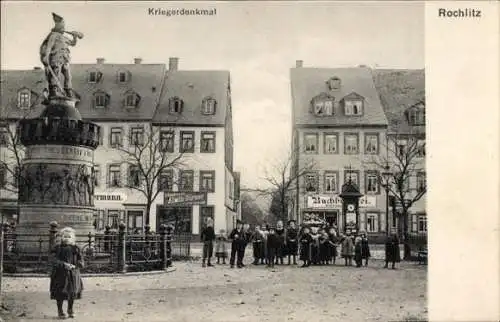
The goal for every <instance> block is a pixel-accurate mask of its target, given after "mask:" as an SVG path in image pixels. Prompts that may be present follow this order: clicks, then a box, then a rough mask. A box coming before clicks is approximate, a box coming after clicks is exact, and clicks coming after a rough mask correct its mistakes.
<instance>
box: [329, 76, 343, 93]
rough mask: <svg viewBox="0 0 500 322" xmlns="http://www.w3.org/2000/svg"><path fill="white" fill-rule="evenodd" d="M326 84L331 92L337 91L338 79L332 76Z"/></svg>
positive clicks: (338, 86)
mask: <svg viewBox="0 0 500 322" xmlns="http://www.w3.org/2000/svg"><path fill="white" fill-rule="evenodd" d="M326 84H327V85H328V89H329V90H331V91H334V90H339V89H340V78H338V77H336V76H334V77H332V78H330V79H329V80H327V81H326Z"/></svg>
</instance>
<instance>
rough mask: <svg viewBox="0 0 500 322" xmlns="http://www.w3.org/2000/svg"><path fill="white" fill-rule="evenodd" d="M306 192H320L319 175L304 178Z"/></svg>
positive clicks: (308, 175) (309, 175) (313, 174)
mask: <svg viewBox="0 0 500 322" xmlns="http://www.w3.org/2000/svg"><path fill="white" fill-rule="evenodd" d="M304 181H305V186H306V192H318V174H317V173H308V174H306V175H305V176H304Z"/></svg>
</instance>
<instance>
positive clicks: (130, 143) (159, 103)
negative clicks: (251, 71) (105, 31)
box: [2, 58, 236, 235]
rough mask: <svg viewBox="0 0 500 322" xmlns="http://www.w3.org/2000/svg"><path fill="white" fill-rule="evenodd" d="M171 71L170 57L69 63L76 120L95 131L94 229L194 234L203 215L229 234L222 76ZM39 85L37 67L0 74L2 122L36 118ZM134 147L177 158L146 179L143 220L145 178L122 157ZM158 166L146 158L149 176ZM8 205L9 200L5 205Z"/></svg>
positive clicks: (230, 193)
mask: <svg viewBox="0 0 500 322" xmlns="http://www.w3.org/2000/svg"><path fill="white" fill-rule="evenodd" d="M178 64H179V60H178V58H170V61H169V65H168V68H167V66H165V65H164V64H143V63H142V60H141V59H139V58H136V59H135V61H134V64H108V63H106V62H105V61H104V59H102V58H98V59H97V62H96V64H74V65H72V76H73V87H74V90H75V92H76V93H75V94H76V96H77V97H78V99H79V102H78V103H77V106H76V107H77V108H78V110H79V112H80V114H81V115H82V117H83V118H84V119H86V120H90V121H93V122H95V123H97V124H99V125H100V126H101V139H100V145H99V147H98V148H97V149H96V151H95V153H94V183H95V198H94V201H95V207H96V214H95V226H96V228H97V229H98V230H102V229H104V228H105V227H106V226H109V227H111V228H112V229H116V228H117V227H118V224H119V223H120V222H124V223H126V224H127V227H128V229H129V230H132V231H142V230H143V229H144V228H145V226H146V225H147V224H149V226H150V227H151V229H152V230H157V229H158V228H159V226H160V225H161V224H162V223H168V224H172V225H174V226H175V229H176V231H182V232H186V233H192V234H195V235H196V234H199V232H200V227H201V225H202V224H203V223H204V222H205V221H206V219H207V218H208V217H211V218H213V219H214V223H215V228H216V229H221V228H223V229H227V228H228V227H232V217H233V216H234V215H235V214H236V206H235V205H236V202H235V199H234V190H235V187H234V179H233V164H232V162H233V155H232V154H233V134H232V108H231V99H230V92H231V89H230V75H229V72H227V71H184V70H179V69H178ZM43 79H44V73H43V71H42V70H39V69H35V70H32V71H5V72H2V93H6V94H7V95H2V119H4V120H5V121H6V122H4V123H8V124H10V125H11V126H12V125H13V124H15V122H16V121H17V120H19V119H20V118H23V117H33V116H35V117H36V116H37V115H38V114H39V113H40V112H41V110H42V109H43V106H42V105H41V98H43V90H44V89H43V86H44V82H43V81H42V80H43ZM23 93H28V94H29V95H28V96H26V95H24V94H23ZM23 95H24V96H23ZM26 97H27V98H28V99H27V98H26ZM21 106H25V107H23V108H20V107H21ZM26 112H27V113H26ZM137 145H140V146H143V147H146V149H145V151H146V150H151V149H152V150H154V149H159V150H160V151H161V153H158V151H157V150H155V151H156V154H153V155H155V158H158V156H159V155H160V156H165V158H168V157H171V158H172V160H176V162H174V163H171V164H170V167H167V168H165V169H163V171H161V173H159V174H158V176H155V177H154V178H153V177H151V179H152V180H155V181H154V182H155V183H154V185H155V187H154V189H153V190H154V191H155V192H156V189H158V190H159V192H158V193H157V194H156V193H155V198H153V200H152V202H151V204H150V209H149V212H148V211H147V208H148V207H147V204H148V203H147V198H146V196H147V195H148V194H144V193H143V192H141V190H144V189H141V187H142V184H143V181H141V180H146V179H145V178H142V177H141V176H140V174H139V173H140V172H139V170H138V164H134V162H130V159H129V158H127V156H129V154H131V152H134V151H135V150H134V149H135V147H136V146H137ZM6 147H7V144H6ZM4 159H5V160H6V158H4ZM138 162H139V161H138ZM162 162H163V161H161V160H155V161H154V162H153V163H151V168H153V166H152V165H153V164H154V165H156V166H159V165H160V164H163V163H162ZM12 179H13V178H11V180H12ZM6 180H7V179H6ZM148 180H149V179H148ZM2 187H3V188H6V185H3V186H2ZM4 190H6V189H4ZM15 197H16V194H15V193H14V194H11V196H10V198H9V202H10V203H11V204H12V203H14V204H15ZM3 204H7V200H5V201H4V202H3ZM228 219H229V221H228Z"/></svg>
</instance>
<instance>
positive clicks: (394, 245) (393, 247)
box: [384, 232, 401, 269]
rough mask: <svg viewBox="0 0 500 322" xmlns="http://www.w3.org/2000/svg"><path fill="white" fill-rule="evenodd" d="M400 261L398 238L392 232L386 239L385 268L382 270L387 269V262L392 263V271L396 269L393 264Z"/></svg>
mask: <svg viewBox="0 0 500 322" xmlns="http://www.w3.org/2000/svg"><path fill="white" fill-rule="evenodd" d="M400 261H401V256H400V254H399V238H398V235H397V234H396V233H395V232H392V234H391V236H389V237H387V241H386V242H385V266H384V268H389V267H388V266H389V262H391V263H392V269H396V267H395V264H396V263H399V262H400Z"/></svg>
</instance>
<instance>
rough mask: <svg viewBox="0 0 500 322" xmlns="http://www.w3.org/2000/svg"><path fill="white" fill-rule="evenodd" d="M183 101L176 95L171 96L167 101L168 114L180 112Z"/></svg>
mask: <svg viewBox="0 0 500 322" xmlns="http://www.w3.org/2000/svg"><path fill="white" fill-rule="evenodd" d="M183 106H184V102H183V101H182V100H181V99H180V98H178V97H172V98H171V99H170V100H169V101H168V109H169V112H170V114H181V113H182V108H183Z"/></svg>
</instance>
